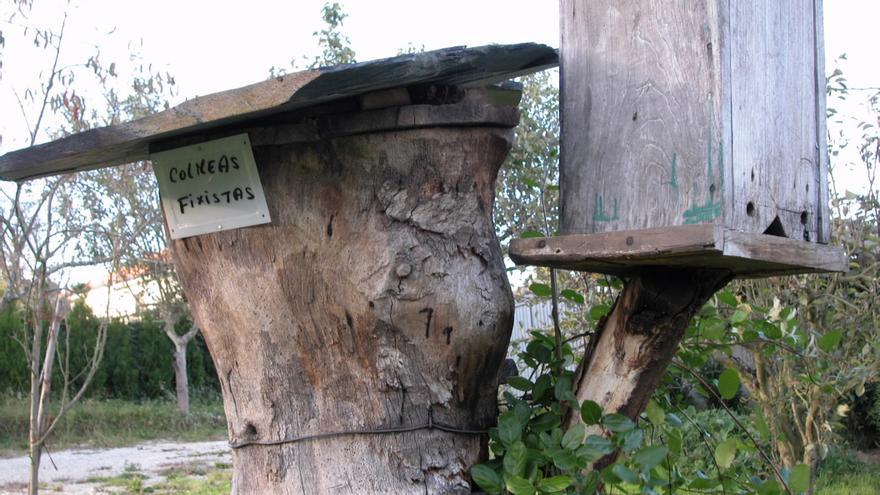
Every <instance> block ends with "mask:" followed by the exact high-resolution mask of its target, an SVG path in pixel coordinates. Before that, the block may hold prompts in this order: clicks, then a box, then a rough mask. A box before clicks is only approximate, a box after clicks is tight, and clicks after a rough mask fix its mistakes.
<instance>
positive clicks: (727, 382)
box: [718, 368, 739, 400]
mask: <svg viewBox="0 0 880 495" xmlns="http://www.w3.org/2000/svg"><path fill="white" fill-rule="evenodd" d="M718 392H720V393H721V397H722V398H723V399H725V400H730V399H732V398H734V397H736V393H737V392H739V373H737V372H736V370H735V369H733V368H727V369H726V370H724V371H722V372H721V376H719V377H718Z"/></svg>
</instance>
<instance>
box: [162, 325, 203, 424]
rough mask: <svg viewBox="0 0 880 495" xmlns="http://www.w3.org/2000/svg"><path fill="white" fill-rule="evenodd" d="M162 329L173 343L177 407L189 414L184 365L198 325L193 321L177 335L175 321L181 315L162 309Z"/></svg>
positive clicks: (187, 377) (187, 388) (197, 330)
mask: <svg viewBox="0 0 880 495" xmlns="http://www.w3.org/2000/svg"><path fill="white" fill-rule="evenodd" d="M161 315H162V320H163V321H164V323H163V327H162V328H163V330H164V331H165V335H166V336H167V337H168V338H169V339H170V340H171V343H172V344H174V390H175V393H176V395H177V408H178V409H179V410H180V412H182V413H184V414H189V375H188V374H187V367H186V348H187V346H188V345H189V342H190V341H191V340H192V339H193V337H195V336H196V334H197V333H198V332H199V327H198V325H196V324H195V323H193V324H192V326H191V327H190V329H189V330H188V331H187V332H186V333H185V334H183V335H179V334H178V333H177V330H175V329H174V327H175V326H177V322H178V321H180V318H182V315H181V313H180V312H178V311H175V310H167V309H166V310H163V311H162V312H161Z"/></svg>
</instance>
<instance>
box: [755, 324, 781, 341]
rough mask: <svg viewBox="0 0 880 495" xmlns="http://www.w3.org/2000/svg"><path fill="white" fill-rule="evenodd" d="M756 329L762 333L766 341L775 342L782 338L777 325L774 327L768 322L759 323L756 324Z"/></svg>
mask: <svg viewBox="0 0 880 495" xmlns="http://www.w3.org/2000/svg"><path fill="white" fill-rule="evenodd" d="M758 328H759V329H760V330H761V331H762V332H764V336H765V337H767V338H768V339H771V340H776V339H781V338H782V329H781V328H779V325H774V324H773V323H770V322H769V321H761V322H759V323H758Z"/></svg>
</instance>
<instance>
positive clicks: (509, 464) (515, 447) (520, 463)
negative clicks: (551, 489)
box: [503, 440, 527, 476]
mask: <svg viewBox="0 0 880 495" xmlns="http://www.w3.org/2000/svg"><path fill="white" fill-rule="evenodd" d="M526 460H527V456H526V446H525V444H524V443H522V442H521V441H519V440H517V441H516V442H513V444H511V445H510V447H509V448H508V449H507V452H506V453H505V454H504V460H503V464H504V472H505V473H507V474H512V475H516V476H522V475H523V473H525V471H526Z"/></svg>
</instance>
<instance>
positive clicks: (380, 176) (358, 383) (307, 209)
mask: <svg viewBox="0 0 880 495" xmlns="http://www.w3.org/2000/svg"><path fill="white" fill-rule="evenodd" d="M469 104H470V105H473V104H475V102H473V101H471V102H470V103H469ZM457 105H460V104H452V105H450V106H452V107H456V106H457ZM440 106H442V105H440ZM405 108H406V107H401V109H405ZM374 112H379V113H380V114H381V112H382V110H377V111H371V112H369V113H371V114H374V115H378V114H375V113H374ZM416 113H417V112H416ZM453 113H454V112H453ZM439 114H442V112H440V113H439ZM490 114H491V112H489V113H486V114H474V115H473V118H472V119H471V120H470V121H469V122H467V123H466V125H465V124H461V125H457V126H453V127H442V128H440V127H427V128H425V127H422V128H417V129H414V128H404V129H397V130H390V131H386V132H359V133H357V134H355V135H346V136H342V137H335V138H324V139H320V140H317V141H314V140H309V141H307V142H277V143H272V142H270V141H268V140H267V141H264V142H263V143H261V144H260V145H255V146H254V156H255V159H256V162H257V166H258V168H259V173H260V179H261V182H262V184H263V186H264V189H265V195H266V200H267V204H268V207H269V211H270V212H271V216H272V223H271V224H267V225H261V226H254V227H249V228H244V229H238V230H234V231H228V232H218V233H214V234H206V235H201V236H195V237H191V238H187V239H182V240H177V241H174V242H173V244H172V252H173V255H174V259H175V263H176V266H177V270H178V274H179V276H180V280H181V284H182V287H183V289H184V291H185V293H186V295H187V300H188V301H189V303H190V304H191V306H192V308H193V313H194V315H195V318H196V320H197V321H198V322H199V326H200V327H201V328H202V332H203V335H204V337H205V341H206V342H207V344H208V346H209V349H210V351H211V355H212V358H213V359H214V363H215V367H216V368H217V371H218V376H219V380H220V384H221V388H222V391H223V399H224V407H225V410H226V417H227V422H228V429H229V435H230V440H231V441H232V442H234V443H241V442H248V441H257V442H273V441H279V440H283V439H285V438H290V437H298V436H304V435H312V434H319V433H332V432H341V431H350V430H371V429H385V428H395V427H410V426H419V425H426V424H427V423H428V422H429V421H430V420H431V419H432V420H433V421H434V422H437V423H443V424H445V425H450V426H454V427H458V428H461V429H466V430H485V429H487V428H488V427H490V426H492V425H493V423H494V421H495V419H496V417H497V410H496V408H497V403H496V397H497V386H498V379H499V369H500V365H501V362H502V361H503V358H504V355H505V351H506V348H507V343H508V340H509V338H510V332H511V328H512V312H513V296H512V294H511V292H510V288H509V285H508V284H507V280H506V277H505V271H504V265H503V262H502V255H501V250H500V246H499V245H498V241H497V239H496V238H495V234H494V228H493V224H492V200H493V197H494V182H495V178H496V176H497V172H498V168H499V167H500V165H501V163H502V161H503V160H504V157H505V155H506V153H507V150H508V149H509V146H510V140H511V139H512V131H511V129H509V128H502V127H501V126H498V125H497V123H496V122H494V121H492V120H491V119H489V120H488V121H486V122H484V121H482V120H481V119H482V118H484V117H486V116H487V115H490ZM340 118H341V117H340ZM350 118H353V119H356V118H357V116H356V115H352V116H350ZM358 122H359V124H358V126H360V125H361V123H362V121H360V120H358ZM483 124H487V125H485V126H484V125H483ZM383 125H384V124H383ZM358 126H356V127H357V128H358V129H360V130H363V129H366V128H367V127H358ZM335 127H336V128H345V129H350V126H346V125H343V124H341V123H340V124H339V125H338V126H335ZM380 127H382V126H380ZM403 127H406V125H404V126H403ZM173 144H174V143H168V145H169V146H173ZM429 418H430V419H429ZM486 442H487V437H486V436H485V435H481V434H472V433H449V432H443V431H438V430H427V429H422V430H417V431H411V432H406V433H387V434H378V433H377V434H365V435H340V436H336V437H333V438H323V439H317V440H306V441H302V442H296V443H287V444H281V445H275V446H263V445H249V446H244V447H241V448H238V449H236V450H234V458H233V459H234V475H233V492H234V493H289V494H298V493H302V494H311V493H401V494H408V493H413V494H416V493H417V494H422V493H471V490H472V487H471V485H470V474H469V469H470V466H471V465H472V464H474V463H476V462H479V461H482V460H484V459H485V453H486Z"/></svg>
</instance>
